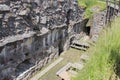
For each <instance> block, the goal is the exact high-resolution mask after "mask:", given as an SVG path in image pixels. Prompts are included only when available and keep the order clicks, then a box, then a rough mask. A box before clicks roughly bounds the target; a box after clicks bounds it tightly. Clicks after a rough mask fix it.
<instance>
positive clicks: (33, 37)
mask: <svg viewBox="0 0 120 80" xmlns="http://www.w3.org/2000/svg"><path fill="white" fill-rule="evenodd" d="M83 14H84V9H82V8H80V7H79V6H78V4H77V0H0V80H13V79H14V80H16V79H17V80H27V79H29V78H30V76H31V75H33V74H35V73H36V72H37V71H38V70H40V69H41V68H42V67H44V66H45V65H46V64H47V63H49V62H51V61H52V60H53V59H55V58H57V57H58V56H59V55H60V54H61V53H62V52H63V51H65V50H67V49H68V48H69V45H70V39H71V38H72V37H76V36H77V35H78V34H79V33H80V32H82V31H83V29H84V26H85V24H86V22H87V21H86V20H83ZM22 73H23V74H24V75H21V74H22Z"/></svg>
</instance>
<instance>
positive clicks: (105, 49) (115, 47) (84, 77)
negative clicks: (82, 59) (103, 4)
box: [74, 19, 120, 80]
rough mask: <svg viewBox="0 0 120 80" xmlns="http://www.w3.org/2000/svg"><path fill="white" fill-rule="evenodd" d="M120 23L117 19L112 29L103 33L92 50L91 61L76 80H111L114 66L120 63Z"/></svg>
mask: <svg viewBox="0 0 120 80" xmlns="http://www.w3.org/2000/svg"><path fill="white" fill-rule="evenodd" d="M119 21H120V19H116V20H115V21H114V22H113V23H112V27H111V28H108V29H106V30H104V31H103V33H102V35H101V36H100V38H99V40H98V42H97V44H96V46H95V47H93V48H91V59H90V61H88V63H87V64H86V67H85V68H84V69H83V70H82V71H81V72H80V73H79V75H78V77H77V78H75V79H74V80H111V79H110V76H112V75H113V73H114V70H113V69H115V67H113V66H115V65H117V63H118V62H120V25H119ZM118 70H119V69H118ZM116 72H117V71H116ZM113 80H114V79H113ZM115 80H116V79H115Z"/></svg>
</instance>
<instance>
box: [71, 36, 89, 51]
mask: <svg viewBox="0 0 120 80" xmlns="http://www.w3.org/2000/svg"><path fill="white" fill-rule="evenodd" d="M87 37H88V36H84V37H83V38H81V40H74V41H72V44H71V45H70V47H71V48H75V49H78V50H83V51H86V50H87V49H88V48H89V47H90V44H89V43H88V42H87V41H88V39H89V38H87ZM86 38H87V39H86Z"/></svg>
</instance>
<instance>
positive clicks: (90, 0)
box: [78, 0, 106, 18]
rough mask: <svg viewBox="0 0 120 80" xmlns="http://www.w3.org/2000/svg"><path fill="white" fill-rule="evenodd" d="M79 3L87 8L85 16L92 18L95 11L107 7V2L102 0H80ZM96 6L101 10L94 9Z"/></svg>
mask: <svg viewBox="0 0 120 80" xmlns="http://www.w3.org/2000/svg"><path fill="white" fill-rule="evenodd" d="M78 4H79V5H80V6H81V7H85V8H86V11H85V18H90V17H91V16H92V15H93V14H94V13H96V12H98V11H102V10H105V9H106V3H105V2H104V1H101V0H78ZM94 8H97V9H99V10H92V9H94Z"/></svg>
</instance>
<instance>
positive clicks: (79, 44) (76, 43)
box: [72, 41, 90, 48]
mask: <svg viewBox="0 0 120 80" xmlns="http://www.w3.org/2000/svg"><path fill="white" fill-rule="evenodd" d="M72 44H73V45H77V46H81V47H84V48H89V47H90V45H89V44H88V43H87V42H79V41H73V43H72Z"/></svg>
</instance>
